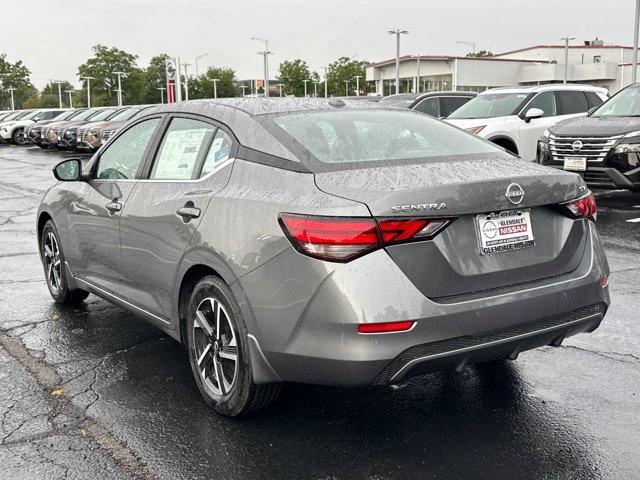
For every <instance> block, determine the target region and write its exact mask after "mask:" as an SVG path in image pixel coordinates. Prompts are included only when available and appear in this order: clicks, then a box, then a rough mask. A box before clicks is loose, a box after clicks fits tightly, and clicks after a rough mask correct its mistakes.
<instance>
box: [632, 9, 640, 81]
mask: <svg viewBox="0 0 640 480" xmlns="http://www.w3.org/2000/svg"><path fill="white" fill-rule="evenodd" d="M638 25H640V0H636V18H635V23H634V26H633V27H634V28H633V62H632V66H631V67H632V68H633V71H632V72H631V83H636V77H637V74H638Z"/></svg>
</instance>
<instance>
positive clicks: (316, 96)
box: [313, 80, 318, 98]
mask: <svg viewBox="0 0 640 480" xmlns="http://www.w3.org/2000/svg"><path fill="white" fill-rule="evenodd" d="M313 98H318V80H314V81H313Z"/></svg>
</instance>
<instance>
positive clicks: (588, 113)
mask: <svg viewBox="0 0 640 480" xmlns="http://www.w3.org/2000/svg"><path fill="white" fill-rule="evenodd" d="M597 109H598V107H591V108H590V109H589V110H587V116H589V115H591V114H592V113H593V112H595V111H596V110H597Z"/></svg>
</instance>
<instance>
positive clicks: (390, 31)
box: [387, 28, 409, 94]
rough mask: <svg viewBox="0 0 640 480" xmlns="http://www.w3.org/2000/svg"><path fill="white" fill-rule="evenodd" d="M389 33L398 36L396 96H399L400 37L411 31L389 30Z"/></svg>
mask: <svg viewBox="0 0 640 480" xmlns="http://www.w3.org/2000/svg"><path fill="white" fill-rule="evenodd" d="M387 33H388V34H389V35H395V36H396V94H398V93H400V35H405V34H407V33H409V31H408V30H400V29H399V28H396V29H395V30H389V31H388V32H387Z"/></svg>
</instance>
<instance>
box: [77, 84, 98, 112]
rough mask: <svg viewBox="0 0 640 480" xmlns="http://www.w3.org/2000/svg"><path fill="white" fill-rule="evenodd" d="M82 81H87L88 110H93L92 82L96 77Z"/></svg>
mask: <svg viewBox="0 0 640 480" xmlns="http://www.w3.org/2000/svg"><path fill="white" fill-rule="evenodd" d="M80 78H81V79H82V80H86V81H87V108H91V80H93V79H94V78H95V77H80Z"/></svg>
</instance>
